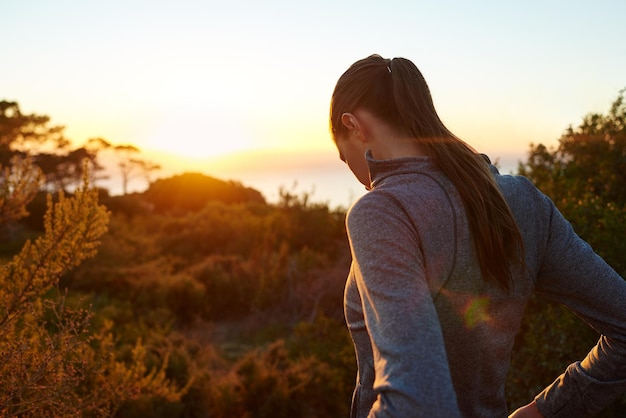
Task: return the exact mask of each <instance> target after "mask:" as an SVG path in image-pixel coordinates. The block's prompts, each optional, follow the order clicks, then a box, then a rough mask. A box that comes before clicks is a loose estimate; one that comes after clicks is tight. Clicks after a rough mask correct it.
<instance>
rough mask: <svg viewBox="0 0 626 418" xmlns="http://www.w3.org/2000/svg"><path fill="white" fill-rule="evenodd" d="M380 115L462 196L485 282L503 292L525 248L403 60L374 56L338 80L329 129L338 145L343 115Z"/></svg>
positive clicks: (481, 164) (479, 165) (477, 164)
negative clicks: (425, 155)
mask: <svg viewBox="0 0 626 418" xmlns="http://www.w3.org/2000/svg"><path fill="white" fill-rule="evenodd" d="M359 108H360V109H365V110H368V111H369V112H371V113H373V114H374V115H376V116H377V117H378V118H380V119H381V120H382V121H384V122H385V123H387V124H388V125H390V126H392V127H394V128H395V129H397V130H398V131H399V132H400V133H403V134H407V135H410V136H412V137H414V138H416V139H417V140H418V141H419V142H420V144H421V145H422V146H423V147H424V149H425V150H426V152H427V153H428V154H429V155H430V156H431V157H432V158H433V159H434V162H435V164H436V165H437V166H438V167H439V168H440V169H441V170H442V171H443V173H444V174H445V175H446V176H447V177H448V178H449V179H450V180H451V181H452V183H453V184H454V185H455V187H456V189H457V190H458V192H459V195H460V196H461V199H462V201H463V204H464V205H465V210H466V211H467V217H468V222H469V227H470V230H471V232H472V236H473V239H474V246H475V248H476V254H477V257H478V263H479V265H480V269H481V272H482V275H483V277H484V279H485V280H489V281H494V282H495V283H498V284H500V285H501V286H502V287H503V288H507V289H508V288H509V285H510V284H511V283H512V273H511V266H512V265H513V264H519V265H523V264H524V245H523V240H522V236H521V233H520V231H519V228H518V226H517V224H516V223H515V219H514V218H513V214H512V213H511V210H510V209H509V206H508V205H507V203H506V201H505V200H504V197H503V196H502V193H501V192H500V189H499V188H498V186H497V184H496V182H495V179H494V177H493V175H492V174H491V172H490V171H489V168H488V166H487V164H486V163H485V160H484V159H483V157H482V156H481V155H479V154H478V153H477V152H476V151H475V150H474V149H472V148H471V147H470V146H469V145H468V144H466V143H465V142H463V141H462V140H461V139H459V138H458V137H456V136H455V135H454V134H452V132H450V131H449V130H448V129H447V128H446V127H445V126H444V124H443V122H442V121H441V120H440V119H439V116H438V115H437V112H436V111H435V106H434V104H433V100H432V97H431V94H430V90H429V89H428V85H427V84H426V80H424V77H423V76H422V74H421V72H420V71H419V70H418V68H417V67H416V66H415V65H414V64H413V63H412V62H411V61H409V60H407V59H405V58H394V59H392V60H389V59H385V58H382V57H381V56H380V55H371V56H369V57H367V58H364V59H362V60H359V61H357V62H355V63H354V64H352V66H350V68H348V70H347V71H346V72H345V73H344V74H343V75H342V76H341V77H340V78H339V81H338V82H337V85H336V86H335V90H334V92H333V95H332V99H331V106H330V129H331V132H332V134H333V137H334V139H335V140H337V138H338V136H340V135H342V134H344V133H345V131H346V127H345V126H344V125H343V123H342V122H341V115H342V114H343V113H346V112H353V111H355V110H356V109H359Z"/></svg>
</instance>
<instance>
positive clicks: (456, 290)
mask: <svg viewBox="0 0 626 418" xmlns="http://www.w3.org/2000/svg"><path fill="white" fill-rule="evenodd" d="M330 125H331V131H332V135H333V138H334V141H335V143H336V146H337V148H338V150H339V154H340V158H341V159H342V160H343V161H344V162H346V163H347V165H348V167H349V168H350V170H352V172H353V173H354V175H355V176H356V178H357V179H358V180H359V181H360V182H361V183H363V184H364V185H365V186H366V188H368V189H369V190H370V191H369V192H368V193H366V194H365V195H364V196H363V197H361V198H360V199H359V200H358V201H357V202H355V203H354V204H353V206H352V207H351V208H350V210H349V212H348V215H347V218H346V226H347V230H348V237H349V240H350V247H351V250H352V259H353V260H352V266H351V269H350V274H349V277H348V280H347V283H346V290H345V315H346V322H347V325H348V328H349V330H350V333H351V336H352V339H353V341H354V345H355V349H356V355H357V363H358V376H357V386H356V389H355V391H354V395H353V401H352V416H353V417H366V416H367V417H417V416H420V417H421V416H423V417H431V418H432V417H446V418H451V417H506V416H507V414H508V412H507V405H506V399H505V393H504V386H505V380H506V376H507V373H508V369H509V360H510V356H511V351H512V347H513V342H514V339H515V335H516V333H517V332H518V330H519V328H520V321H521V318H522V314H523V310H524V307H525V305H526V302H527V301H528V298H529V297H530V295H531V294H532V293H533V292H538V293H541V294H542V295H543V296H545V297H547V298H549V299H552V300H555V301H558V302H560V303H563V304H565V305H566V306H568V307H569V308H570V309H572V310H573V311H575V312H576V313H577V314H578V315H579V316H581V317H582V318H583V319H585V320H586V321H587V322H588V323H589V324H590V325H591V326H593V327H594V328H595V329H596V330H597V331H598V332H599V333H600V334H602V337H601V338H600V340H599V342H598V344H597V345H596V346H595V347H594V348H593V349H592V351H591V352H590V353H589V355H588V356H587V357H586V358H585V359H584V360H582V361H580V362H576V363H574V364H571V365H570V366H569V367H568V368H567V369H566V370H565V372H564V373H563V374H562V375H561V376H559V377H558V378H557V379H556V380H555V382H554V383H553V384H552V385H550V386H549V387H547V388H546V389H545V390H543V391H542V392H541V393H540V394H539V395H537V396H536V398H535V399H534V400H533V401H532V402H530V403H529V404H528V405H526V406H525V407H523V408H520V409H519V410H518V411H516V412H514V413H513V415H512V416H513V417H516V418H518V417H533V416H534V417H542V416H543V417H567V418H572V417H579V416H588V415H590V414H593V413H596V412H598V411H599V410H601V409H603V408H604V407H605V406H607V405H608V403H610V402H611V401H612V400H614V399H615V398H616V397H618V396H619V395H621V394H622V393H623V392H624V391H625V390H626V309H625V308H624V307H625V306H626V304H625V302H624V301H626V282H624V280H623V279H622V278H621V277H619V275H618V274H617V273H616V272H615V271H614V270H613V269H611V267H609V266H608V265H607V264H606V263H605V262H604V261H603V260H601V259H600V258H599V257H598V256H597V255H596V254H594V252H593V250H592V249H591V248H590V247H589V246H588V245H587V244H586V243H585V242H584V241H582V240H581V239H580V238H579V237H578V236H577V235H576V234H575V233H574V231H573V230H572V228H571V226H570V225H569V223H568V222H567V221H566V220H565V219H564V218H563V217H562V216H561V214H560V213H559V212H558V210H557V209H556V208H555V206H554V205H553V203H552V202H551V201H550V200H549V199H548V198H547V197H546V196H544V195H543V194H542V193H540V192H539V191H538V190H537V189H536V188H535V187H534V186H533V185H532V184H531V183H530V182H529V181H528V180H526V179H524V178H522V177H519V176H502V175H499V174H498V173H497V170H496V169H495V168H494V167H493V166H491V165H489V164H488V162H487V161H486V159H485V158H484V157H483V156H481V155H479V154H477V153H476V152H475V151H474V150H472V149H471V148H470V147H469V146H468V145H467V144H465V143H464V142H462V141H461V140H460V139H459V138H457V137H456V136H454V135H453V134H452V133H451V132H450V131H449V130H448V129H447V128H446V127H445V126H444V125H443V123H442V122H441V120H440V119H439V117H438V116H437V113H436V112H435V109H434V106H433V103H432V99H431V97H430V92H429V90H428V86H427V85H426V82H425V81H424V79H423V77H422V75H421V74H420V72H419V70H418V69H417V68H416V67H415V65H413V63H412V62H410V61H409V60H406V59H403V58H395V59H392V60H389V59H384V58H382V57H380V56H378V55H372V56H370V57H367V58H365V59H362V60H359V61H357V62H356V63H354V64H353V65H352V66H351V67H350V68H349V69H348V70H347V71H346V72H345V73H344V74H343V75H342V76H341V78H340V79H339V81H338V82H337V85H336V87H335V90H334V92H333V96H332V100H331V110H330Z"/></svg>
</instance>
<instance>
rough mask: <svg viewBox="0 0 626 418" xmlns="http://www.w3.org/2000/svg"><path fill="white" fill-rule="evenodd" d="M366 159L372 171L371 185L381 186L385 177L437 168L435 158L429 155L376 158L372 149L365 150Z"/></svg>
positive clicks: (371, 187) (372, 186) (370, 171)
mask: <svg viewBox="0 0 626 418" xmlns="http://www.w3.org/2000/svg"><path fill="white" fill-rule="evenodd" d="M365 160H366V161H367V165H368V168H369V173H370V187H369V189H370V190H371V189H373V188H374V187H376V186H379V185H380V184H381V183H382V182H384V181H385V179H387V178H389V177H390V176H395V175H398V174H409V173H423V172H427V171H431V172H432V171H433V170H435V169H436V167H435V164H434V162H433V159H432V158H431V157H427V156H420V157H403V158H394V159H390V160H376V159H374V157H373V156H372V151H371V150H367V151H365Z"/></svg>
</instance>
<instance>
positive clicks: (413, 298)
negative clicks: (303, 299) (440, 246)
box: [348, 196, 460, 418]
mask: <svg viewBox="0 0 626 418" xmlns="http://www.w3.org/2000/svg"><path fill="white" fill-rule="evenodd" d="M367 197H369V196H367ZM348 235H349V238H350V244H351V248H352V252H353V259H354V267H355V270H354V273H355V279H356V283H357V287H358V289H359V293H360V294H361V299H362V305H363V312H364V317H365V323H366V327H367V332H368V334H369V336H370V340H371V345H372V348H373V355H374V369H375V381H374V390H375V392H376V394H377V399H376V401H375V402H374V405H373V406H372V409H371V411H370V413H369V416H370V417H390V416H393V417H409V416H410V417H414V416H416V415H415V414H416V413H420V414H423V415H420V416H424V417H439V416H445V417H451V418H452V417H458V416H460V413H459V411H458V406H457V402H456V394H455V392H454V388H453V385H452V379H451V377H450V371H449V367H448V362H447V357H446V352H445V347H444V342H443V336H442V334H441V329H440V326H439V322H438V318H437V313H436V311H435V307H434V305H433V301H432V298H431V294H430V291H429V288H428V284H427V282H426V279H425V277H424V267H423V262H422V259H421V251H420V248H419V243H418V241H417V238H416V234H415V231H414V230H413V229H412V226H411V225H410V223H409V222H408V220H407V219H406V218H405V217H403V211H402V210H401V209H400V208H398V207H394V203H393V202H390V201H389V200H387V199H382V198H380V196H378V198H377V199H362V200H361V201H360V202H359V204H358V205H356V206H355V207H353V208H352V210H351V212H350V214H349V216H348Z"/></svg>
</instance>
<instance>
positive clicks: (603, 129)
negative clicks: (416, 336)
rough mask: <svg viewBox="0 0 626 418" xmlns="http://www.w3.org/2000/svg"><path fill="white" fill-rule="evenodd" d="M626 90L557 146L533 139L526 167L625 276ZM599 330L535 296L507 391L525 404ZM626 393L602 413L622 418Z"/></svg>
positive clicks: (515, 403) (568, 132) (525, 172)
mask: <svg viewBox="0 0 626 418" xmlns="http://www.w3.org/2000/svg"><path fill="white" fill-rule="evenodd" d="M624 92H625V90H622V91H621V92H620V94H619V96H618V97H617V99H616V100H615V101H614V103H613V104H612V105H611V107H610V109H609V111H608V112H607V114H605V115H603V114H589V115H587V116H586V117H585V118H584V119H583V121H582V123H581V124H580V125H579V126H578V127H577V128H572V127H571V126H570V127H569V128H568V129H567V130H566V132H565V133H564V134H563V136H562V137H561V139H560V140H559V146H558V147H557V148H556V149H548V148H547V147H545V146H544V145H542V144H538V145H536V146H535V145H531V150H530V152H529V156H528V160H527V162H526V163H524V164H520V167H519V173H520V174H522V175H525V176H527V177H528V178H530V180H532V181H533V182H534V183H535V184H536V185H537V186H538V187H539V188H540V189H541V190H542V191H543V192H544V193H546V194H547V195H548V196H550V197H551V198H552V200H553V201H554V202H555V204H556V206H557V207H558V208H559V210H560V211H561V212H562V213H563V215H564V216H565V217H566V218H567V219H568V220H569V221H570V222H571V223H572V225H573V227H574V229H575V230H576V232H577V233H578V234H579V235H580V236H581V237H582V238H583V239H585V240H586V241H587V242H589V244H591V246H592V247H593V248H594V249H595V250H596V252H597V253H598V254H599V255H600V256H602V257H603V258H604V259H605V260H606V261H607V262H608V263H609V264H610V265H611V266H612V267H613V268H615V269H616V270H617V272H618V273H620V274H621V275H622V276H624V275H626V261H625V260H624V254H625V253H626V240H624V239H623V237H624V236H626V217H625V216H624V213H625V212H626V188H624V183H625V182H626V102H624ZM597 338H598V336H597V335H596V334H595V333H594V332H592V331H591V330H590V328H589V327H588V326H587V325H586V324H584V323H583V322H582V321H580V320H579V319H578V318H576V317H574V316H573V315H572V314H571V313H570V312H569V311H566V310H565V309H564V308H562V307H560V306H555V305H553V304H551V303H547V302H546V301H543V300H540V299H539V298H533V299H532V300H531V301H530V304H529V306H528V309H527V312H526V315H525V317H524V321H523V328H522V332H521V334H520V335H519V337H518V340H517V341H516V346H515V352H514V356H513V363H512V366H511V373H510V375H509V380H508V390H507V394H508V396H509V400H510V405H511V407H512V408H514V407H517V406H520V405H522V404H524V403H526V402H528V400H529V399H531V398H532V397H533V396H534V395H535V394H536V393H538V392H539V391H540V390H541V389H542V388H543V387H545V386H546V385H547V384H550V383H551V382H552V380H553V379H555V378H556V376H558V375H559V374H560V373H562V372H563V370H564V367H565V366H566V365H567V364H569V363H571V362H573V361H576V360H580V359H582V358H583V357H584V356H585V355H586V353H587V350H589V348H590V347H591V346H592V345H593V344H595V342H596V340H597ZM624 411H626V398H622V399H621V400H618V401H616V402H615V403H614V405H612V406H611V407H609V408H608V409H607V410H606V411H604V412H603V414H602V415H600V416H603V417H621V416H624Z"/></svg>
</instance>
